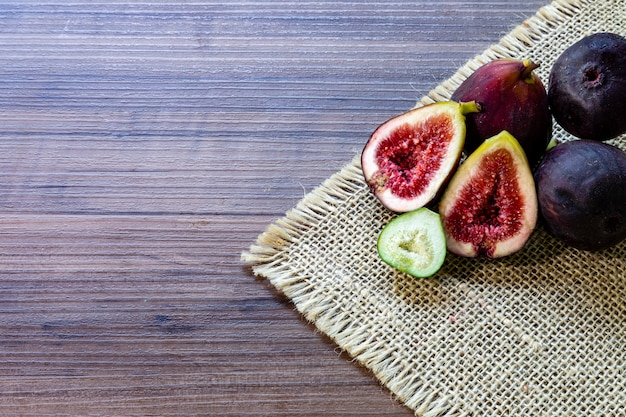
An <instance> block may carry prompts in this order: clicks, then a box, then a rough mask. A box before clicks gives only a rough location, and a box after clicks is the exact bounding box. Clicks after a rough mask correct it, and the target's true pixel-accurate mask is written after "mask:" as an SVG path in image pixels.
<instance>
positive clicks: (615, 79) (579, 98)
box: [548, 32, 626, 141]
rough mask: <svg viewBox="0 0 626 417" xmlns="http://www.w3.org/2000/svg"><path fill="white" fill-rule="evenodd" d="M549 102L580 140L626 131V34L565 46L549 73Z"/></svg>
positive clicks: (601, 35)
mask: <svg viewBox="0 0 626 417" xmlns="http://www.w3.org/2000/svg"><path fill="white" fill-rule="evenodd" d="M548 101H549V103H550V107H551V110H552V114H553V115H554V119H555V120H556V121H557V123H559V125H561V127H563V129H565V130H566V131H567V132H569V133H571V134H572V135H574V136H576V137H578V138H581V139H592V140H600V141H603V140H607V139H611V138H614V137H616V136H619V135H621V134H623V133H626V38H624V37H622V36H620V35H618V34H615V33H609V32H600V33H594V34H592V35H589V36H586V37H584V38H582V39H581V40H579V41H578V42H576V43H574V44H573V45H571V46H570V47H568V48H567V49H565V50H564V51H563V52H562V53H561V55H560V56H559V57H558V58H557V60H556V61H555V63H554V65H553V66H552V69H551V71H550V79H549V81H548Z"/></svg>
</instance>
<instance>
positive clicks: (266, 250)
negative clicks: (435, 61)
mask: <svg viewBox="0 0 626 417" xmlns="http://www.w3.org/2000/svg"><path fill="white" fill-rule="evenodd" d="M625 22H626V1H625V0H596V1H592V0H586V1H585V0H581V1H572V0H568V1H566V0H560V1H555V2H553V3H552V4H550V5H548V6H546V7H544V8H542V9H540V10H539V11H538V12H537V14H536V15H535V16H533V17H532V18H530V19H528V20H526V21H524V22H523V23H522V24H521V25H520V26H518V27H517V28H516V29H515V30H513V31H512V32H511V33H510V34H508V35H507V36H505V37H504V38H503V39H501V41H500V42H499V43H498V44H495V45H493V46H492V47H490V48H489V49H488V50H486V51H484V53H482V54H480V55H478V56H476V57H475V58H473V59H472V60H470V61H469V62H467V63H466V64H465V65H464V66H463V67H462V68H461V69H459V70H458V72H457V73H456V74H455V75H454V76H453V77H451V78H450V79H449V80H446V81H445V82H443V83H442V84H441V85H439V86H437V87H436V88H435V89H434V90H433V91H432V92H431V93H430V94H429V95H428V96H427V97H424V98H423V100H421V102H420V103H418V105H422V104H425V103H429V102H432V101H436V100H445V99H448V98H449V97H450V95H451V94H452V92H453V91H454V89H455V88H456V87H457V86H458V85H459V83H460V82H461V81H462V80H463V79H464V78H465V77H467V76H468V75H469V74H470V73H471V72H472V71H473V70H475V69H476V68H478V66H480V65H481V64H483V63H485V62H487V61H489V60H492V59H495V58H500V57H514V58H530V59H532V60H535V61H537V62H539V63H541V67H540V69H539V70H538V74H539V76H540V77H541V78H542V80H546V81H547V78H548V73H549V69H550V67H551V65H552V63H553V62H554V60H555V59H556V57H557V56H558V55H559V54H560V53H561V52H562V51H563V50H564V49H565V48H566V47H567V46H568V45H570V44H572V43H573V42H575V41H576V40H578V39H580V38H581V37H583V36H584V35H587V34H590V33H593V32H599V31H611V32H616V33H620V34H622V35H625V36H626V26H625V25H624V23H625ZM554 137H555V138H556V139H557V140H558V141H565V140H573V138H572V137H571V136H569V135H568V134H566V133H565V132H564V131H563V130H562V129H561V128H560V127H559V126H555V130H554ZM610 143H612V144H616V145H617V146H619V147H620V148H622V149H624V150H626V137H625V136H622V137H620V138H618V139H615V140H613V141H611V142H610ZM392 217H393V214H391V213H390V212H388V211H387V210H385V209H384V208H383V207H382V206H381V205H380V204H379V203H378V201H377V200H376V199H375V198H374V197H373V196H372V195H371V193H370V192H369V190H368V189H367V186H366V185H365V183H364V182H363V178H362V173H361V169H360V166H359V156H358V155H357V156H356V157H355V158H354V160H353V161H352V162H351V163H349V164H348V165H347V166H346V167H345V168H344V169H342V170H341V171H340V172H338V173H337V174H335V175H333V176H332V177H331V178H329V179H328V180H326V181H325V182H324V183H323V184H322V185H321V186H320V187H318V188H317V189H315V190H314V191H312V192H311V193H309V194H308V195H306V196H305V198H304V199H303V200H302V201H301V202H300V203H299V204H298V205H297V206H296V207H295V208H294V209H292V210H290V211H289V212H287V213H286V215H285V217H284V218H282V219H280V220H278V221H276V222H275V223H274V224H271V225H269V226H268V228H267V230H266V231H265V232H264V233H263V234H262V235H261V236H259V238H258V241H257V242H256V243H255V244H253V245H252V246H251V247H250V249H249V251H246V252H245V253H244V254H242V259H243V260H244V261H245V262H246V263H249V264H252V265H253V269H254V271H255V273H256V274H258V275H260V276H263V277H266V278H268V279H269V280H270V281H271V283H272V284H273V285H274V286H275V287H276V288H277V289H279V290H280V291H282V292H283V293H284V294H285V295H286V296H287V297H289V298H290V299H291V300H292V301H293V303H294V305H295V306H296V308H297V309H298V310H299V311H300V312H301V313H302V314H303V316H304V317H306V318H307V319H308V320H310V321H312V322H313V323H314V324H315V326H316V327H317V328H318V329H319V330H320V331H322V332H323V333H325V334H327V335H328V336H329V337H330V338H332V339H333V340H334V341H335V342H336V343H337V345H338V346H339V347H340V348H341V349H344V350H345V351H346V352H348V353H349V354H350V355H351V356H352V357H353V358H355V359H356V360H358V361H359V362H360V363H362V364H363V365H364V366H366V367H367V368H369V369H370V370H371V371H372V372H373V373H374V375H375V376H376V377H377V378H378V379H379V380H380V382H381V383H382V384H384V385H385V386H386V387H388V389H389V390H391V391H392V392H393V393H394V394H395V395H396V396H397V397H398V398H399V399H400V401H402V402H403V403H405V404H406V405H407V406H408V407H410V408H411V409H413V410H414V411H415V413H416V415H420V416H603V417H606V416H617V415H620V416H624V415H626V244H625V243H622V244H620V245H618V246H617V247H614V248H612V249H609V250H606V251H602V252H598V253H589V252H583V251H578V250H575V249H573V248H570V247H566V246H564V245H563V244H561V243H560V242H558V241H557V240H555V239H554V238H552V237H551V236H550V235H548V234H547V233H546V232H545V231H544V230H543V229H542V228H541V227H539V228H538V229H537V230H536V231H535V233H534V234H533V235H532V237H531V239H530V241H529V242H528V244H527V246H526V247H525V248H524V249H523V250H521V251H520V252H518V253H517V254H515V255H513V256H510V257H508V258H504V259H501V260H487V259H464V258H460V257H457V256H454V255H451V254H448V256H447V258H446V261H445V263H444V266H443V268H442V269H441V270H440V272H439V273H437V274H436V276H435V277H433V278H429V279H415V278H411V277H409V276H406V275H404V274H402V273H399V272H397V271H395V270H393V269H392V268H390V267H388V266H387V265H385V264H384V263H383V262H382V261H380V259H379V257H378V256H377V253H376V239H377V237H378V234H379V232H380V230H381V229H382V227H383V226H384V225H385V224H386V223H387V222H388V221H389V220H390V219H391V218H392Z"/></svg>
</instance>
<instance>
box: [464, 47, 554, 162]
mask: <svg viewBox="0 0 626 417" xmlns="http://www.w3.org/2000/svg"><path fill="white" fill-rule="evenodd" d="M538 67H539V64H537V63H534V62H532V61H530V60H518V59H509V58H502V59H496V60H494V61H490V62H488V63H486V64H484V65H483V66H481V67H479V68H478V69H477V70H476V71H474V72H473V73H472V74H471V75H470V76H469V77H468V78H467V79H465V81H463V82H462V83H461V85H460V86H459V87H458V88H457V89H456V91H455V92H454V93H453V94H452V100H456V101H470V100H474V101H476V102H477V103H479V104H480V107H481V111H480V113H475V114H470V115H468V116H467V121H466V123H467V134H466V140H465V152H466V153H467V154H470V153H472V152H473V151H474V150H476V148H478V146H480V144H481V143H482V142H483V141H484V140H485V139H487V138H490V137H493V136H495V135H497V134H498V133H500V132H501V131H503V130H506V131H507V132H509V133H510V134H511V135H513V136H514V137H515V139H517V141H518V142H519V143H520V145H521V146H522V148H523V149H524V152H525V154H526V157H527V159H528V161H529V164H530V165H531V167H534V166H535V165H536V164H537V162H539V159H540V158H541V156H542V155H543V153H544V152H545V150H546V147H547V146H548V143H549V142H550V139H551V138H552V115H551V114H550V110H549V107H548V94H547V92H546V89H545V87H544V85H543V83H542V82H541V80H540V79H539V77H538V76H537V74H536V73H535V72H534V70H535V69H536V68H538Z"/></svg>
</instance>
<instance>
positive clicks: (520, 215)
mask: <svg viewBox="0 0 626 417" xmlns="http://www.w3.org/2000/svg"><path fill="white" fill-rule="evenodd" d="M537 212H538V206H537V194H536V190H535V183H534V179H533V175H532V173H531V171H530V167H529V165H528V160H527V159H526V155H525V154H524V151H523V149H522V147H521V146H520V144H519V143H518V142H517V140H516V139H515V138H514V137H513V136H512V135H511V134H510V133H508V132H506V131H503V132H501V133H499V134H498V135H496V136H494V137H492V138H489V139H487V140H486V141H485V142H483V144H482V145H480V146H479V147H478V149H476V150H475V151H474V152H473V153H472V154H471V155H470V156H469V157H468V158H467V160H466V161H465V162H464V163H463V164H462V165H461V166H460V167H459V169H458V170H457V172H456V173H455V174H454V177H452V180H451V181H450V184H449V185H448V188H447V189H446V191H445V192H444V194H443V197H442V198H441V202H440V204H439V213H440V215H441V218H442V222H443V228H444V232H445V235H446V243H447V247H448V249H449V250H450V252H452V253H455V254H457V255H461V256H466V257H476V256H479V255H484V256H487V257H489V258H499V257H502V256H507V255H510V254H512V253H514V252H517V251H518V250H520V249H521V248H522V247H523V246H524V245H525V244H526V241H527V240H528V238H529V237H530V235H531V233H532V231H533V230H534V228H535V225H536V224H537Z"/></svg>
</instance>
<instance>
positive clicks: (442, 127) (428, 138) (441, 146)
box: [361, 101, 479, 213]
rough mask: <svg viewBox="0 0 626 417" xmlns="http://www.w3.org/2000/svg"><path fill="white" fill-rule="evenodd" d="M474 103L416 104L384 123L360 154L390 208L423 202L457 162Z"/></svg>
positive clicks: (400, 208) (372, 182) (371, 181)
mask: <svg viewBox="0 0 626 417" xmlns="http://www.w3.org/2000/svg"><path fill="white" fill-rule="evenodd" d="M478 110H479V109H478V105H477V104H476V103H474V102H470V103H456V102H453V101H445V102H438V103H433V104H429V105H426V106H423V107H418V108H415V109H413V110H410V111H408V112H406V113H403V114H401V115H399V116H396V117H394V118H392V119H390V120H388V121H386V122H385V123H383V124H382V125H380V126H379V127H378V128H377V129H376V130H375V131H374V133H373V134H372V136H371V137H370V139H369V140H368V142H367V144H366V145H365V148H364V149H363V152H362V154H361V167H362V169H363V175H364V177H365V181H366V182H367V184H368V185H369V187H370V189H371V190H372V192H373V193H374V195H376V197H377V198H378V199H379V200H380V202H381V203H382V204H383V205H384V206H385V207H387V208H388V209H389V210H392V211H395V212H400V213H401V212H407V211H412V210H415V209H418V208H420V207H423V206H425V205H426V204H428V203H429V202H431V200H433V199H434V198H435V197H436V196H437V195H438V192H439V190H440V189H441V188H442V186H443V185H444V184H445V183H446V182H447V180H448V179H449V178H450V175H451V173H452V172H453V171H454V170H455V169H456V167H457V166H458V162H459V160H460V157H461V152H462V150H463V145H464V143H465V116H464V115H465V114H466V113H469V112H476V111H478Z"/></svg>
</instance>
